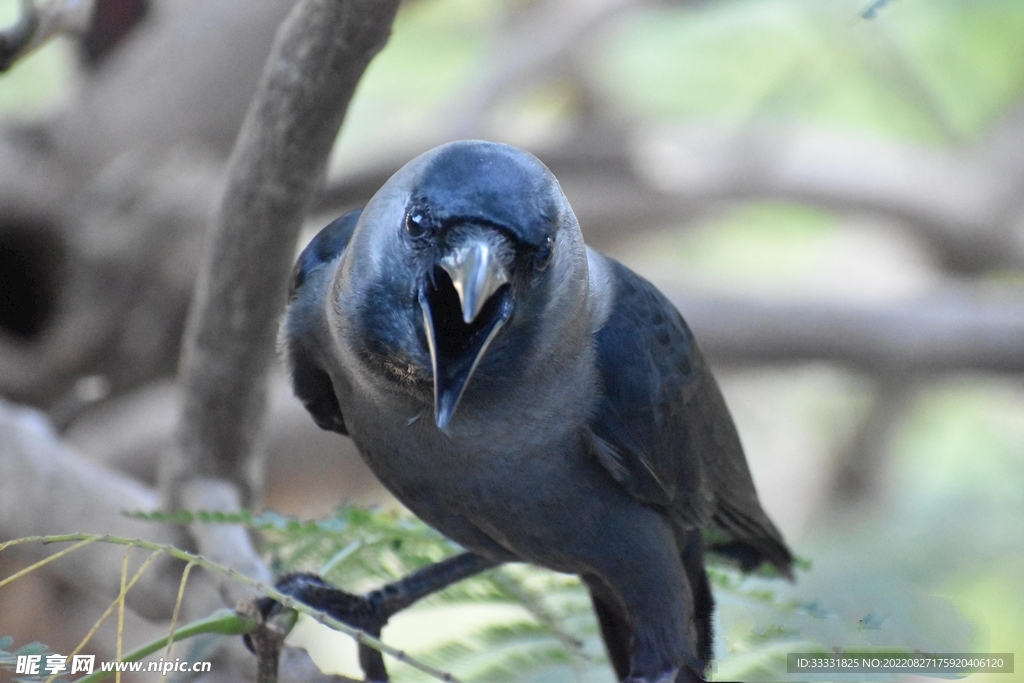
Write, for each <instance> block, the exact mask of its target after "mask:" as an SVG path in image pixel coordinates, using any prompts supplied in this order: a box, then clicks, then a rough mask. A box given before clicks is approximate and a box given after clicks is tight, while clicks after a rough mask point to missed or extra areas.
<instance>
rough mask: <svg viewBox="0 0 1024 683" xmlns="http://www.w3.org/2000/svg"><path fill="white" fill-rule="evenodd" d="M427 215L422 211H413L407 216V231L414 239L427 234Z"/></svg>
mask: <svg viewBox="0 0 1024 683" xmlns="http://www.w3.org/2000/svg"><path fill="white" fill-rule="evenodd" d="M428 222H429V221H428V218H427V214H426V213H424V211H423V210H422V209H411V210H410V211H409V213H407V214H406V215H405V229H406V231H407V232H408V233H409V234H410V235H412V236H413V237H420V236H421V235H423V234H425V233H426V232H427V224H428Z"/></svg>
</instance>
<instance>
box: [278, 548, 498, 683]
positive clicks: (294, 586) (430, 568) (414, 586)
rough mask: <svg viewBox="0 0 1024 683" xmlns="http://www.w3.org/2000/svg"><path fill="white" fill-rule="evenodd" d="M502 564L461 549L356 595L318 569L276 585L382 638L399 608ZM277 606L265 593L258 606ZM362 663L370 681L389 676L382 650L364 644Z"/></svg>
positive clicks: (377, 680) (360, 654)
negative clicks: (332, 584) (318, 572)
mask: <svg viewBox="0 0 1024 683" xmlns="http://www.w3.org/2000/svg"><path fill="white" fill-rule="evenodd" d="M498 564H500V563H499V562H495V561H494V560H489V559H487V558H484V557H482V556H480V555H477V554H475V553H468V552H467V553H461V554H459V555H455V556H453V557H449V558H447V559H444V560H441V561H440V562H435V563H434V564H431V565H427V566H426V567H423V568H422V569H418V570H416V571H414V572H413V573H411V574H409V575H408V576H405V577H403V578H401V579H399V580H398V581H394V582H392V583H389V584H387V585H385V586H382V587H381V588H378V589H377V590H375V591H371V592H369V593H367V594H366V595H353V594H352V593H348V592H346V591H343V590H341V589H339V588H335V587H334V586H331V585H330V584H328V583H326V582H325V581H324V580H323V579H321V578H320V577H319V576H317V575H315V574H288V575H286V576H284V577H282V578H281V579H280V580H279V581H278V582H277V584H276V588H277V589H278V590H279V591H281V592H282V593H286V594H288V595H290V596H292V597H293V598H295V599H296V600H299V601H301V602H304V603H306V604H307V605H309V606H310V607H313V608H315V609H318V610H322V611H324V612H326V613H328V614H330V615H331V616H332V617H334V618H335V619H337V620H338V621H341V622H344V623H346V624H348V625H349V626H352V627H355V628H358V629H360V630H362V631H365V632H366V633H369V634H370V635H372V636H374V637H380V632H381V629H382V628H383V627H384V625H385V624H387V622H388V619H390V618H391V617H392V616H394V615H395V614H397V613H398V612H401V611H402V610H403V609H405V608H407V607H409V606H410V605H412V604H413V603H415V602H417V601H419V600H421V599H423V598H425V597H427V596H428V595H431V594H432V593H436V592H438V591H440V590H443V589H445V588H447V587H448V586H450V585H452V584H453V583H457V582H459V581H461V580H463V579H467V578H469V577H470V576H473V575H475V574H479V573H480V572H482V571H485V570H487V569H490V568H492V567H495V566H497V565H498ZM276 606H277V602H276V601H274V600H271V599H269V598H264V599H263V600H262V601H261V602H260V611H262V612H263V613H264V614H268V613H269V612H271V611H272V610H273V609H274V608H275V607H276ZM359 665H360V666H361V667H362V669H363V673H364V674H365V676H366V680H367V681H374V682H378V683H383V682H384V681H387V680H389V679H388V673H387V669H385V668H384V658H383V656H382V655H381V653H380V652H378V651H377V650H374V649H373V648H371V647H367V646H366V645H363V644H361V643H360V645H359Z"/></svg>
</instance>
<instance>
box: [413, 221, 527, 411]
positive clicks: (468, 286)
mask: <svg viewBox="0 0 1024 683" xmlns="http://www.w3.org/2000/svg"><path fill="white" fill-rule="evenodd" d="M503 239H504V238H503V237H502V236H501V235H500V234H498V233H496V232H492V231H486V232H484V233H474V234H471V235H467V237H466V238H465V239H463V240H461V241H460V242H459V243H458V245H457V246H455V247H454V248H453V249H451V251H449V252H448V253H447V254H446V255H445V256H444V257H443V258H442V259H441V261H440V263H439V266H440V268H439V269H438V271H437V272H436V273H435V275H436V277H434V278H433V281H432V282H429V283H425V284H424V285H423V286H422V287H421V288H420V308H421V309H422V311H423V327H424V329H425V331H426V336H427V344H428V346H429V347H430V361H431V365H432V369H433V373H434V419H435V421H436V423H437V426H438V428H439V429H441V430H446V429H447V427H448V425H449V423H450V422H451V420H452V417H453V416H454V415H455V409H456V408H457V407H458V405H459V400H460V399H461V398H462V394H463V392H464V391H465V390H466V386H467V385H468V384H469V380H470V378H471V377H472V376H473V372H474V371H475V370H476V367H477V365H478V364H479V362H480V359H481V358H483V356H484V353H485V352H486V351H487V347H488V346H490V344H491V341H492V340H493V339H494V337H495V335H497V333H498V330H500V329H501V328H502V326H503V325H504V324H505V323H506V322H507V321H508V318H509V315H510V314H511V312H512V301H511V297H510V296H509V291H508V287H506V286H504V285H506V284H507V283H508V281H509V275H508V270H507V269H506V267H505V265H504V264H503V263H502V261H501V259H500V258H499V253H500V249H501V246H502V245H501V241H502V240H503Z"/></svg>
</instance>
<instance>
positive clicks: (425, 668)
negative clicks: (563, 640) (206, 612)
mask: <svg viewBox="0 0 1024 683" xmlns="http://www.w3.org/2000/svg"><path fill="white" fill-rule="evenodd" d="M76 541H77V542H79V543H80V544H84V543H85V542H89V543H95V542H99V543H111V544H114V545H124V546H135V547H139V548H145V549H146V550H152V551H153V552H160V551H163V552H165V553H167V554H168V555H170V556H171V557H174V558H176V559H179V560H182V561H184V562H191V563H193V564H195V565H198V566H200V567H202V568H203V569H206V570H209V571H211V572H216V573H218V574H221V575H223V576H226V577H229V578H230V579H232V580H234V581H238V582H239V583H243V584H245V585H246V586H249V587H251V588H254V589H256V590H257V591H259V592H260V593H261V594H263V595H266V596H267V597H269V598H273V599H274V600H276V601H277V602H279V603H281V605H283V606H284V607H286V608H288V609H293V610H295V611H296V612H301V613H302V614H305V615H307V616H310V617H312V618H313V619H315V620H316V621H318V622H320V623H321V624H323V625H325V626H329V627H330V628H332V629H334V630H335V631H340V632H341V633H344V634H345V635H347V636H349V637H351V638H352V639H353V640H355V641H356V642H357V643H359V644H360V645H366V646H368V647H372V648H373V649H375V650H378V651H380V652H383V653H384V654H386V655H388V656H390V657H394V658H395V659H397V660H398V661H400V662H403V663H404V664H408V665H409V666H412V667H414V668H416V669H419V670H420V671H422V672H423V673H425V674H428V675H429V676H432V677H433V678H435V679H437V680H439V681H447V682H448V683H459V679H457V678H456V677H455V676H454V675H452V674H450V673H448V672H445V671H441V670H440V669H435V668H434V667H432V666H430V665H429V664H425V663H423V662H421V661H419V660H417V659H415V658H414V657H411V656H409V655H408V654H406V653H405V652H404V651H402V650H399V649H397V648H393V647H391V646H390V645H386V644H384V643H383V642H381V641H380V640H378V639H377V638H374V637H373V636H371V635H370V634H368V633H366V632H365V631H361V630H359V629H357V628H353V627H351V626H349V625H348V624H345V623H344V622H341V621H338V620H337V619H335V618H334V617H332V616H331V615H329V614H327V613H326V612H323V611H321V610H315V609H313V608H311V607H310V606H309V605H306V604H305V603H302V602H299V601H298V600H295V599H294V598H293V597H291V596H290V595H285V594H284V593H282V592H281V591H279V590H277V589H276V588H274V587H273V586H271V585H270V584H267V583H264V582H262V581H257V580H255V579H252V578H250V577H248V576H246V575H245V574H242V573H240V572H238V571H237V570H235V569H232V568H231V567H224V566H222V565H219V564H216V563H214V562H210V561H209V560H207V559H206V558H205V557H202V556H201V555H194V554H192V553H190V552H186V551H184V550H180V549H178V548H175V547H174V546H169V545H161V544H159V543H152V542H150V541H144V540H142V539H139V538H121V537H118V536H110V535H106V534H60V535H55V536H29V537H26V538H18V539H14V540H12V541H7V542H6V543H4V544H3V545H2V546H0V549H3V548H5V547H8V546H14V545H24V544H26V543H70V542H76ZM73 549H74V548H71V549H67V551H68V552H70V550H73ZM24 573H25V572H19V575H24Z"/></svg>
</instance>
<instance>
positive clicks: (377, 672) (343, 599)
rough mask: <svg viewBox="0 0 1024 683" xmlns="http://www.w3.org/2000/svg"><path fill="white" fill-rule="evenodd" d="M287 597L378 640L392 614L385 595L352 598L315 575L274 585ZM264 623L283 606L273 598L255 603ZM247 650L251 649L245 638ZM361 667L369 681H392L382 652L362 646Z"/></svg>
mask: <svg viewBox="0 0 1024 683" xmlns="http://www.w3.org/2000/svg"><path fill="white" fill-rule="evenodd" d="M274 587H275V588H277V590H279V591H281V592H282V593H284V594H285V595H290V596H291V597H293V598H295V599H296V600H298V601H299V602H303V603H305V604H307V605H309V606H310V607H312V608H314V609H317V610H320V611H322V612H326V613H327V614H329V615H331V616H332V617H334V618H335V619H337V620H338V621H340V622H342V623H345V624H348V625H349V626H351V627H353V628H357V629H359V630H360V631H364V632H365V633H368V634H370V635H372V636H374V637H376V638H379V637H380V632H381V629H382V628H384V625H385V624H387V622H388V617H389V616H391V614H392V613H393V612H391V611H390V610H388V608H387V607H388V606H387V604H386V594H385V593H386V592H385V591H373V592H372V593H368V594H367V595H353V594H352V593H348V592H346V591H343V590H341V589H340V588H335V587H334V586H332V585H330V584H328V583H327V582H326V581H324V580H323V579H321V578H320V577H319V576H317V575H316V574H302V573H296V574H286V575H285V576H283V577H281V579H279V580H278V581H277V583H276V584H275V585H274ZM256 606H257V609H259V611H260V613H261V614H262V615H263V617H264V619H267V618H269V617H271V616H273V615H274V614H275V613H276V612H278V611H280V610H281V603H279V602H278V601H277V600H274V599H273V598H261V599H260V600H258V601H257V603H256ZM246 646H248V647H249V649H250V650H252V649H253V648H252V645H251V643H250V641H249V639H248V637H246ZM359 664H360V666H362V668H363V672H364V673H365V674H366V680H368V681H378V682H380V683H386V681H388V680H389V678H388V673H387V670H386V669H385V668H384V658H383V657H382V656H381V654H380V652H378V651H377V650H374V649H372V648H369V647H366V646H365V645H363V644H362V643H360V645H359Z"/></svg>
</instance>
